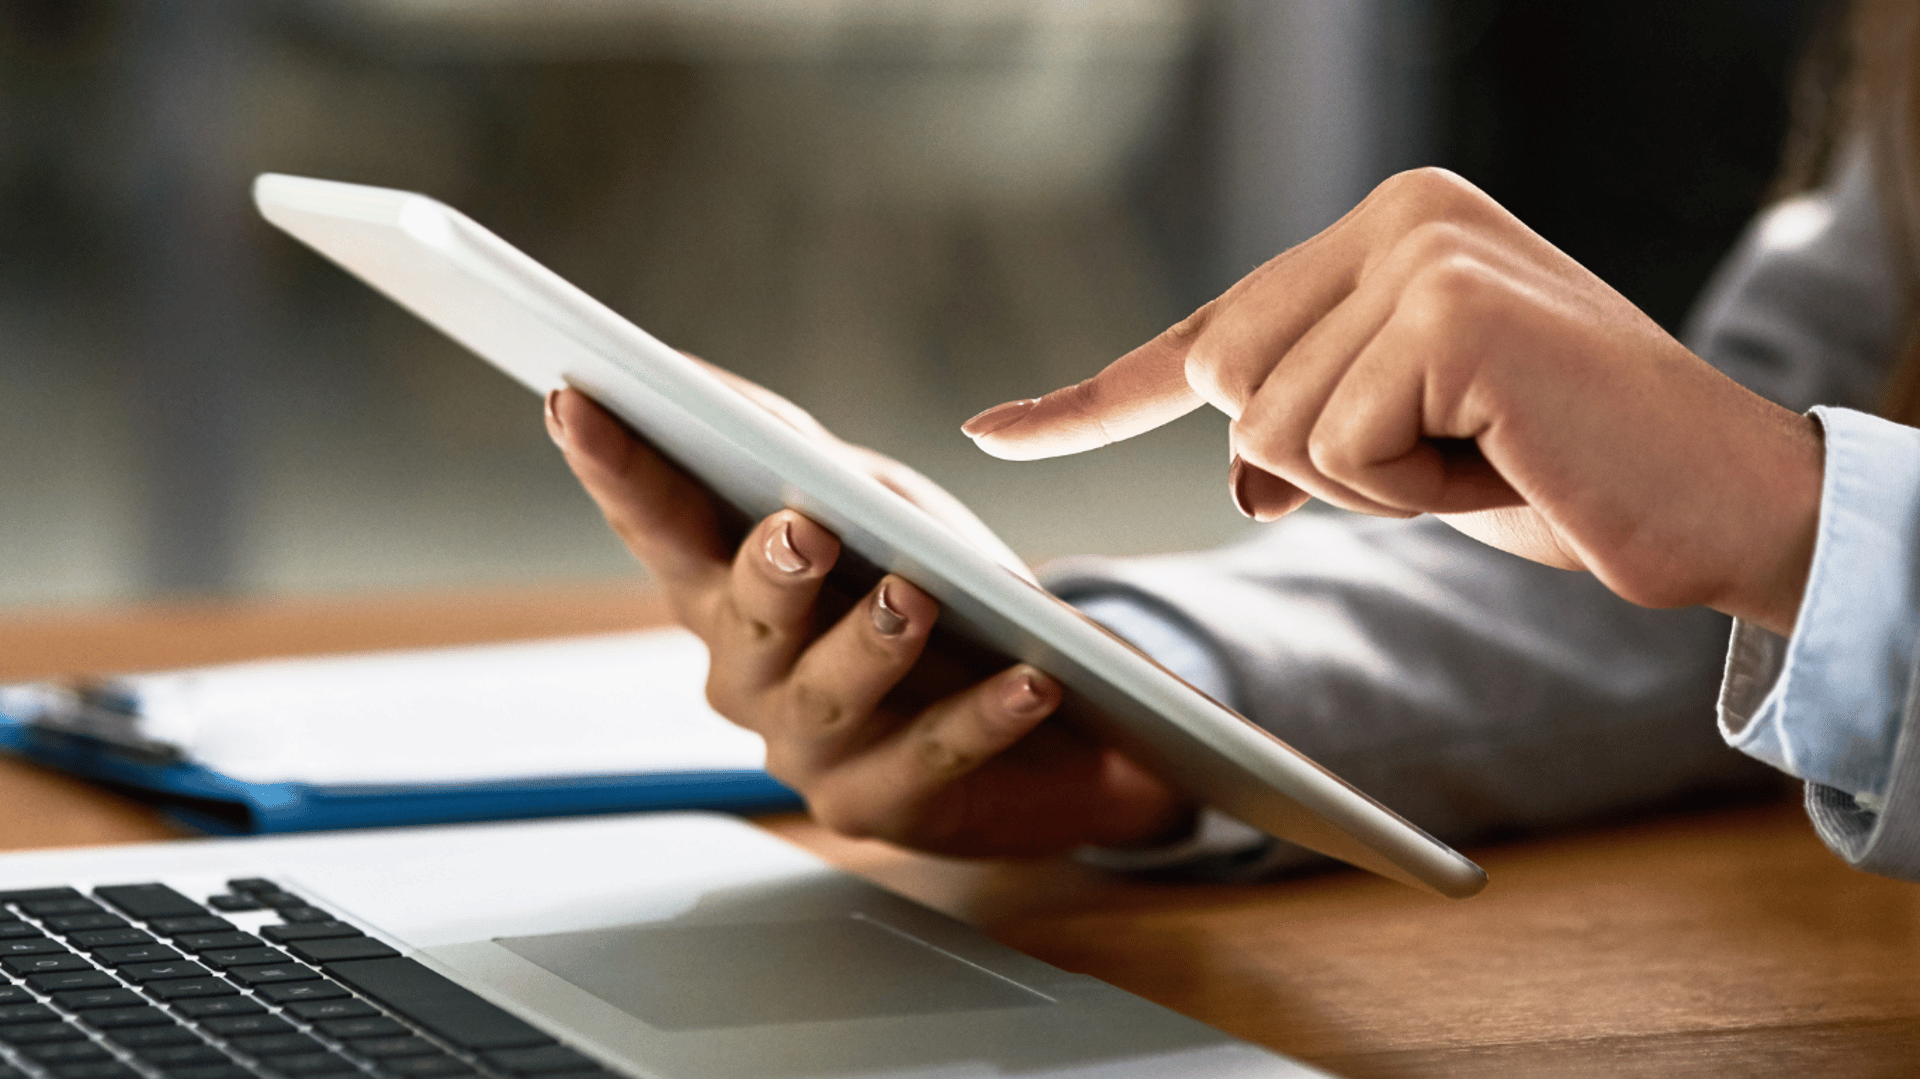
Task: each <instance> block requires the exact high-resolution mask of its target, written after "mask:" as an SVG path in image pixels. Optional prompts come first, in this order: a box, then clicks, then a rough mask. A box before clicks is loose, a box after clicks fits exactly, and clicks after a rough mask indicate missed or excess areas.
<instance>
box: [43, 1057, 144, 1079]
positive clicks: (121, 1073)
mask: <svg viewBox="0 0 1920 1079" xmlns="http://www.w3.org/2000/svg"><path fill="white" fill-rule="evenodd" d="M47 1070H48V1071H49V1072H51V1073H53V1077H54V1079H140V1073H139V1072H137V1071H134V1070H133V1069H132V1068H129V1067H127V1066H126V1065H125V1064H122V1063H120V1062H119V1061H117V1060H101V1061H89V1062H85V1063H80V1064H55V1065H52V1066H50V1067H48V1069H47Z"/></svg>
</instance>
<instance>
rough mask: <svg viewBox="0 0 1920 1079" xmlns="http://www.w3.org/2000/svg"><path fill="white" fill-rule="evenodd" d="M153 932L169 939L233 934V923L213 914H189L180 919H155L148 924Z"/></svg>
mask: <svg viewBox="0 0 1920 1079" xmlns="http://www.w3.org/2000/svg"><path fill="white" fill-rule="evenodd" d="M147 924H148V925H150V926H152V927H153V931H154V932H156V933H160V934H163V935H165V936H169V937H177V936H179V935H181V934H182V933H231V932H233V923H232V922H230V921H227V920H226V919H225V918H217V917H215V916H213V915H211V914H189V915H186V916H184V917H180V918H154V919H152V920H150V921H148V922H147Z"/></svg>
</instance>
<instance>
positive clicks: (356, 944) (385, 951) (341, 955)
mask: <svg viewBox="0 0 1920 1079" xmlns="http://www.w3.org/2000/svg"><path fill="white" fill-rule="evenodd" d="M287 950H288V951H290V952H292V953H293V954H295V955H297V956H299V957H300V958H302V959H304V960H306V961H307V962H309V963H339V962H344V961H346V960H348V959H386V958H389V957H392V956H397V955H399V954H400V953H399V952H397V951H394V950H393V949H392V948H390V947H388V946H387V945H386V944H384V943H382V942H380V941H377V940H375V939H373V938H372V937H341V938H338V939H333V940H303V941H299V942H296V943H293V944H289V945H287Z"/></svg>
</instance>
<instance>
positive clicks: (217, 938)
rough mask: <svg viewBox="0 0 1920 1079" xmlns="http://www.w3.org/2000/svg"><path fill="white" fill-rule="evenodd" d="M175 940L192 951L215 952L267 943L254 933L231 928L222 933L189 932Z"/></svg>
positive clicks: (259, 945)
mask: <svg viewBox="0 0 1920 1079" xmlns="http://www.w3.org/2000/svg"><path fill="white" fill-rule="evenodd" d="M173 942H174V943H175V944H178V945H179V946H180V947H182V948H185V949H186V950H188V951H190V952H213V951H223V950H232V949H234V948H263V947H265V946H266V945H265V943H264V942H263V941H261V939H260V938H259V937H256V936H254V935H253V934H252V933H238V932H235V931H233V930H231V929H229V930H227V931H225V932H222V933H188V934H186V935H184V936H179V937H175V938H174V940H173Z"/></svg>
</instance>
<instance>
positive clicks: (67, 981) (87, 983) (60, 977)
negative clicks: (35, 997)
mask: <svg viewBox="0 0 1920 1079" xmlns="http://www.w3.org/2000/svg"><path fill="white" fill-rule="evenodd" d="M27 984H28V985H31V986H33V987H34V988H35V989H38V990H40V991H41V992H42V993H48V994H52V993H59V992H64V991H66V990H68V989H117V988H119V987H120V983H119V982H117V981H114V979H113V975H111V974H108V973H107V972H106V971H104V970H95V969H94V968H92V967H88V968H87V969H86V970H68V971H59V972H55V973H49V974H32V975H28V977H27Z"/></svg>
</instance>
